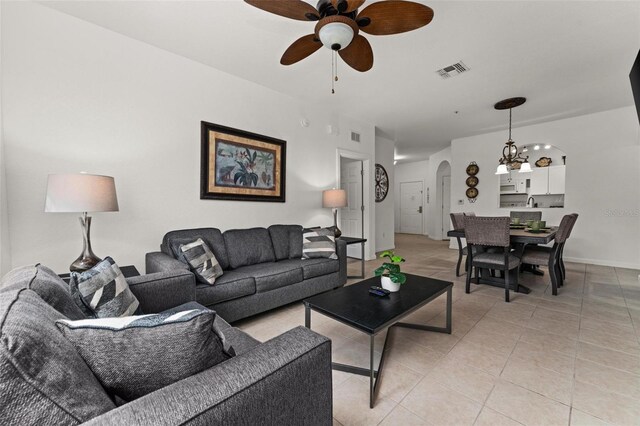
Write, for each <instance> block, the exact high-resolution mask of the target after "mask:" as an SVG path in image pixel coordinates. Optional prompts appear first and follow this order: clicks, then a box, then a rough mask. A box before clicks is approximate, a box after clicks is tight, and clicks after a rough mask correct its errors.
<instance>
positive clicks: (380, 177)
mask: <svg viewBox="0 0 640 426" xmlns="http://www.w3.org/2000/svg"><path fill="white" fill-rule="evenodd" d="M388 193H389V175H388V174H387V171H386V170H385V169H384V167H382V164H376V203H379V202H381V201H383V200H384V199H385V198H387V194H388Z"/></svg>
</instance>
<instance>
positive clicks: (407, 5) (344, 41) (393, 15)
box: [244, 0, 433, 72]
mask: <svg viewBox="0 0 640 426" xmlns="http://www.w3.org/2000/svg"><path fill="white" fill-rule="evenodd" d="M244 1H245V2H247V3H249V4H250V5H252V6H255V7H257V8H258V9H262V10H265V11H267V12H271V13H274V14H276V15H280V16H284V17H286V18H291V19H297V20H300V21H318V23H317V24H316V27H315V31H314V33H313V34H309V35H306V36H303V37H300V38H299V39H298V40H296V41H294V42H293V44H291V46H289V48H288V49H287V50H286V51H285V52H284V54H283V55H282V58H281V59H280V63H281V64H282V65H292V64H295V63H296V62H298V61H301V60H302V59H304V58H306V57H308V56H310V55H311V54H312V53H314V52H315V51H317V50H318V49H320V48H321V47H322V46H326V47H328V48H329V49H331V50H333V51H334V52H338V54H339V55H340V57H341V58H342V59H343V60H344V61H345V62H346V63H347V64H348V65H349V66H350V67H351V68H353V69H355V70H357V71H360V72H365V71H369V70H370V69H371V67H373V51H372V50H371V45H370V44H369V42H368V41H367V39H366V38H364V37H363V36H362V35H361V34H359V32H360V31H362V32H365V33H367V34H371V35H389V34H398V33H403V32H406V31H412V30H415V29H418V28H420V27H423V26H425V25H427V24H428V23H429V22H431V20H432V19H433V10H432V9H431V8H429V7H427V6H425V5H422V4H419V3H414V2H411V1H405V0H384V1H379V2H376V3H372V4H370V5H369V6H367V7H365V8H364V9H362V10H361V11H360V12H358V9H359V8H360V7H361V6H362V5H363V4H364V3H365V1H366V0H319V1H318V4H317V7H316V8H314V7H313V6H311V5H310V4H309V3H307V2H304V1H302V0H244Z"/></svg>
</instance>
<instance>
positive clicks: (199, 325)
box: [56, 309, 235, 401]
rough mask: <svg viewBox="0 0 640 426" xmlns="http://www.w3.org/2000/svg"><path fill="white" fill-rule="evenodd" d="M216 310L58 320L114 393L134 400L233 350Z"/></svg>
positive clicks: (58, 323)
mask: <svg viewBox="0 0 640 426" xmlns="http://www.w3.org/2000/svg"><path fill="white" fill-rule="evenodd" d="M215 317H216V313H215V312H214V311H211V310H209V309H192V310H188V311H183V312H177V313H163V314H153V315H140V316H132V317H122V318H100V319H86V320H79V321H69V320H58V321H56V326H57V327H58V329H60V331H61V332H62V334H63V335H64V336H65V337H66V338H67V339H68V340H69V341H70V342H71V343H72V344H73V346H74V347H75V349H76V350H77V351H78V353H79V354H80V356H81V357H82V358H83V359H84V360H85V362H86V363H87V365H88V366H89V368H90V369H91V371H93V374H95V376H96V378H97V379H98V380H99V381H100V383H101V384H102V385H103V387H104V388H105V390H106V391H107V392H108V393H110V394H111V395H112V396H114V397H115V396H117V397H118V398H121V399H123V400H125V401H131V400H134V399H136V398H139V397H141V396H143V395H146V394H148V393H151V392H153V391H155V390H158V389H161V388H163V387H165V386H168V385H170V384H171V383H174V382H177V381H179V380H182V379H184V378H186V377H189V376H192V375H194V374H197V373H199V372H201V371H203V370H206V369H208V368H210V367H212V366H214V365H216V364H219V363H221V362H223V361H225V360H227V359H229V358H230V357H232V356H233V355H235V353H234V351H233V348H232V347H230V346H226V347H225V345H226V342H225V338H224V335H223V334H222V332H221V331H220V330H219V329H218V328H217V326H216V325H214V320H215Z"/></svg>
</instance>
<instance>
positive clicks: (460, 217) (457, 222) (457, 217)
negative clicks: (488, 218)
mask: <svg viewBox="0 0 640 426" xmlns="http://www.w3.org/2000/svg"><path fill="white" fill-rule="evenodd" d="M464 216H465V215H464V213H449V217H451V225H452V226H453V229H455V230H461V229H464ZM456 241H457V242H458V263H457V264H456V277H459V276H460V265H461V264H462V257H463V256H464V255H466V254H467V248H466V247H462V241H461V239H460V237H456Z"/></svg>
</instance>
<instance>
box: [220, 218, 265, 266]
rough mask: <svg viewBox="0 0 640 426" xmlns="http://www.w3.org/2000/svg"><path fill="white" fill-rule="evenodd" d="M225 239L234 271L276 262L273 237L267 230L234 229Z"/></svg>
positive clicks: (224, 235)
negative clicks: (248, 266) (242, 267)
mask: <svg viewBox="0 0 640 426" xmlns="http://www.w3.org/2000/svg"><path fill="white" fill-rule="evenodd" d="M223 237H224V243H225V246H226V247H227V254H228V255H229V265H230V267H231V268H232V269H237V268H239V267H241V266H247V265H255V264H258V263H265V262H275V260H276V254H275V252H274V251H273V244H272V243H271V236H270V235H269V231H268V230H267V229H265V228H251V229H232V230H229V231H226V232H225V233H224V234H223Z"/></svg>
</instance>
